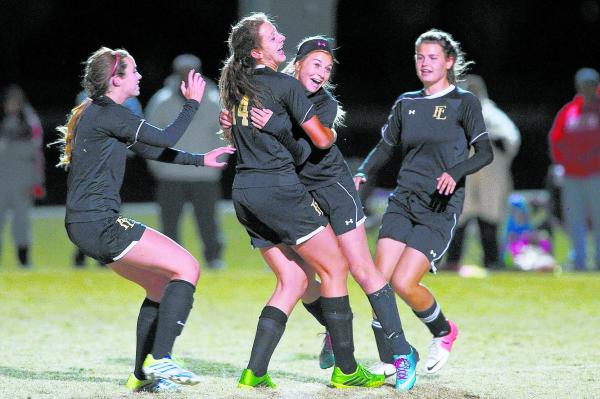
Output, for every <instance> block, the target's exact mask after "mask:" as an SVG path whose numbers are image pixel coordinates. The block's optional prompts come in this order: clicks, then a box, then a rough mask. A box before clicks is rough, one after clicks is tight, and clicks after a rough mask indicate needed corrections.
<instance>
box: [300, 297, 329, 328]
mask: <svg viewBox="0 0 600 399" xmlns="http://www.w3.org/2000/svg"><path fill="white" fill-rule="evenodd" d="M302 305H304V307H305V308H306V310H308V313H310V314H311V315H313V317H314V318H315V319H317V321H318V322H319V323H320V324H321V325H322V326H323V327H325V328H327V321H326V320H325V317H324V316H323V307H322V306H321V297H319V298H317V300H316V301H314V302H311V303H306V302H302Z"/></svg>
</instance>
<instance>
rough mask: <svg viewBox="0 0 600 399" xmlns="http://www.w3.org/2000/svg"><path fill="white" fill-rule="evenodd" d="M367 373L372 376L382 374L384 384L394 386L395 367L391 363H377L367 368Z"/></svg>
mask: <svg viewBox="0 0 600 399" xmlns="http://www.w3.org/2000/svg"><path fill="white" fill-rule="evenodd" d="M369 371H370V372H371V373H373V374H383V375H384V376H385V383H386V384H390V385H395V384H396V366H394V365H393V364H392V363H384V362H377V363H375V364H374V365H372V366H371V367H369Z"/></svg>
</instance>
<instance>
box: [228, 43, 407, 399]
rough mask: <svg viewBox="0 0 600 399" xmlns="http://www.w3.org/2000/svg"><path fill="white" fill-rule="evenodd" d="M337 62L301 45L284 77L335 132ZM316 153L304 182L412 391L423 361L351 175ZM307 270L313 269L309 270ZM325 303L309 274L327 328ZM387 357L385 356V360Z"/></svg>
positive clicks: (298, 132)
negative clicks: (376, 257)
mask: <svg viewBox="0 0 600 399" xmlns="http://www.w3.org/2000/svg"><path fill="white" fill-rule="evenodd" d="M333 62H334V59H333V52H332V49H331V46H330V43H329V41H328V40H327V39H326V38H325V37H323V36H314V37H309V38H306V39H304V40H302V41H301V42H300V43H299V44H298V51H297V54H296V56H295V57H294V59H292V60H291V61H290V62H289V63H288V65H287V66H286V67H285V68H284V69H283V71H282V72H283V73H287V74H289V75H292V76H294V77H295V78H296V79H298V80H299V81H300V83H302V86H303V87H304V89H305V90H306V92H307V94H308V98H309V99H310V100H311V101H312V103H313V104H314V105H315V112H316V114H317V116H318V117H319V120H320V121H321V122H322V123H324V124H325V125H326V126H328V127H332V128H333V127H334V126H336V125H338V124H339V123H341V120H343V117H344V111H343V109H342V108H341V106H340V105H339V103H338V102H337V100H336V99H335V97H334V96H333V94H332V93H331V91H330V90H328V88H330V87H331V86H332V85H331V83H329V79H330V77H331V72H332V68H333ZM228 115H229V114H228ZM228 115H225V116H222V117H221V121H222V123H223V127H230V126H231V122H230V116H229V118H227V116H228ZM251 120H252V123H253V124H254V126H256V127H258V128H261V129H263V130H265V127H266V128H267V129H268V130H269V131H273V133H274V134H277V133H278V129H281V130H284V129H285V128H286V124H285V122H287V118H284V117H281V116H275V117H273V116H272V112H271V111H270V110H268V109H257V110H256V112H255V113H254V112H253V113H251ZM293 132H294V137H295V138H296V139H299V138H302V137H305V134H304V131H303V130H302V129H301V128H300V127H299V126H298V125H297V124H294V126H293ZM311 147H312V148H311V154H310V156H309V157H308V159H307V160H306V161H305V162H304V163H302V164H301V165H299V166H298V167H297V168H296V171H297V173H298V176H299V177H300V182H301V183H302V184H304V186H305V187H306V189H307V190H308V191H309V193H310V194H311V196H312V197H313V198H314V199H315V200H316V201H317V203H318V204H319V207H320V208H321V209H322V210H323V212H324V214H325V215H326V216H327V218H328V220H329V222H330V223H331V226H332V229H333V231H334V233H335V234H336V236H337V239H338V243H339V245H340V249H341V250H342V253H343V254H344V256H345V258H346V260H347V261H348V263H349V265H350V272H351V273H352V276H353V277H354V279H355V280H356V281H357V282H358V283H359V284H360V286H361V288H362V289H363V290H364V292H365V293H366V294H367V297H368V299H369V302H370V303H371V306H372V307H373V309H374V313H375V315H376V317H377V328H379V329H382V328H383V330H384V331H385V334H386V336H388V337H389V344H390V346H391V353H392V355H391V357H390V358H389V359H387V360H388V362H389V363H391V364H394V366H395V367H394V370H393V371H390V370H388V372H389V373H390V374H392V375H395V378H396V380H395V386H396V388H397V389H400V390H409V389H411V388H412V387H413V386H414V384H415V382H416V373H414V372H412V373H411V372H410V370H411V362H412V363H416V361H417V359H418V356H417V354H416V353H415V354H414V355H411V352H412V351H413V348H411V346H410V345H409V344H408V342H407V341H406V338H405V337H404V332H403V330H402V325H401V323H400V317H399V315H398V308H397V306H396V299H395V293H394V291H393V290H392V288H391V287H390V285H389V284H388V282H387V281H386V280H385V279H384V278H383V276H382V275H381V273H380V272H379V271H378V270H377V268H376V267H375V264H374V263H373V259H372V258H371V253H370V252H369V246H368V242H367V235H366V231H365V227H364V221H365V219H366V218H365V215H364V213H363V209H362V204H361V201H360V198H359V196H358V192H357V191H356V188H355V186H354V183H353V181H352V174H351V172H350V169H349V167H348V165H347V164H346V162H345V161H344V158H343V156H342V153H341V152H340V150H339V149H338V147H337V146H336V145H335V144H334V145H332V146H331V147H329V148H327V149H319V148H316V147H315V146H314V145H312V146H311ZM303 268H304V269H308V268H307V267H305V266H304V265H303ZM321 302H322V299H321V298H320V284H319V282H318V281H317V280H316V279H315V273H314V271H312V272H309V275H308V288H307V290H306V292H305V294H304V296H303V297H302V303H303V305H304V307H305V308H306V309H307V310H308V311H309V312H310V313H311V314H312V315H313V316H314V317H315V319H316V320H317V321H318V322H319V323H321V324H322V325H323V326H324V327H325V328H327V323H326V321H325V318H324V317H323V310H322V307H321ZM374 328H375V327H374ZM377 337H379V335H377ZM331 344H332V342H331V337H330V334H329V331H326V333H325V337H324V340H323V348H322V350H321V354H320V355H319V365H320V367H321V368H323V369H326V368H329V367H333V365H334V362H335V356H334V354H333V350H332V346H331ZM387 352H388V351H385V354H387ZM414 369H415V364H413V365H412V370H414Z"/></svg>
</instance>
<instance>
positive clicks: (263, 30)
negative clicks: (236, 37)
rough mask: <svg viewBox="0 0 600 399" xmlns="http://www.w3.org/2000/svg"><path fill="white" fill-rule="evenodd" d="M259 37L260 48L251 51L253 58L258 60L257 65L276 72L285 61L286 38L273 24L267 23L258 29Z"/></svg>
mask: <svg viewBox="0 0 600 399" xmlns="http://www.w3.org/2000/svg"><path fill="white" fill-rule="evenodd" d="M258 37H259V45H260V47H259V48H255V49H253V50H252V51H251V55H252V57H254V58H255V59H256V63H257V64H262V65H266V66H268V67H270V68H272V69H275V70H276V69H277V67H278V66H279V64H281V63H282V62H284V61H285V53H284V52H283V43H284V42H285V36H283V35H282V34H281V33H279V32H278V31H277V28H275V26H274V25H273V24H272V23H270V22H265V23H263V24H262V25H261V26H260V28H258Z"/></svg>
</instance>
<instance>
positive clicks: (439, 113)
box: [433, 105, 446, 121]
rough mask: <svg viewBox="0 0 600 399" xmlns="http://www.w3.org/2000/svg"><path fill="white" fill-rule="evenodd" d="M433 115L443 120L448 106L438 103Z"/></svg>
mask: <svg viewBox="0 0 600 399" xmlns="http://www.w3.org/2000/svg"><path fill="white" fill-rule="evenodd" d="M433 117H434V118H435V119H437V120H440V121H443V120H444V119H446V106H445V105H436V106H435V108H434V110H433Z"/></svg>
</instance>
